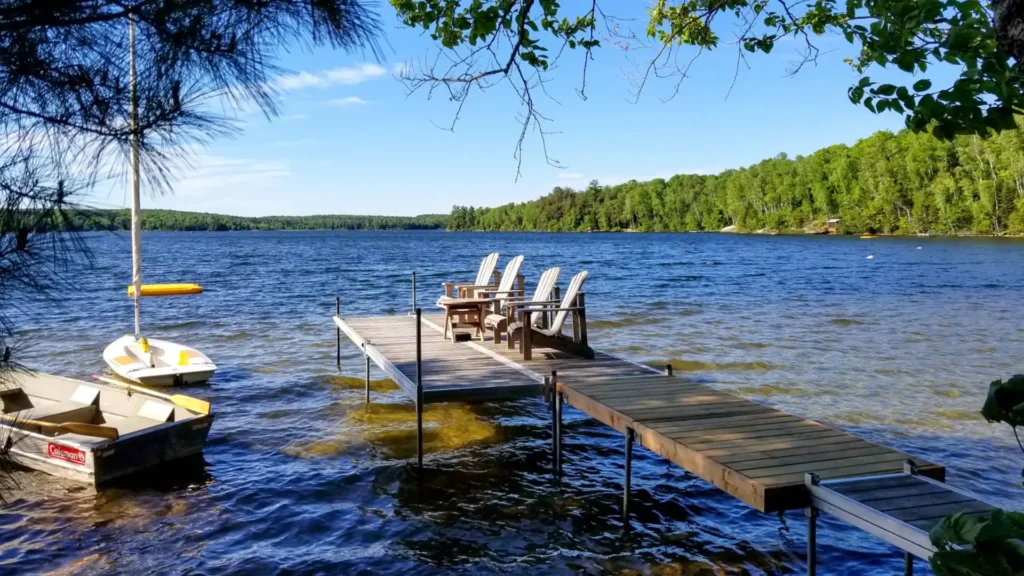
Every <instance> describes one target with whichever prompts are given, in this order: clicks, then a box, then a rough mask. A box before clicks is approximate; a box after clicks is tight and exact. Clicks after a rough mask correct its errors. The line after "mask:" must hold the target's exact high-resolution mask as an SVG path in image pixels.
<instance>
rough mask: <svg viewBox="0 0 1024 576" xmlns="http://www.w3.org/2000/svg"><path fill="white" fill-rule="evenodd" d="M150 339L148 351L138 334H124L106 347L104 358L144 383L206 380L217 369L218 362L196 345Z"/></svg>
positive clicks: (118, 371)
mask: <svg viewBox="0 0 1024 576" xmlns="http://www.w3.org/2000/svg"><path fill="white" fill-rule="evenodd" d="M147 341H148V344H149V351H148V352H146V351H144V350H143V346H142V344H141V343H140V342H139V341H137V340H135V337H134V336H132V335H130V334H129V335H126V336H122V337H121V338H118V339H117V340H115V341H114V342H113V343H111V344H110V345H109V346H107V348H106V350H104V351H103V360H104V361H105V362H106V363H107V365H108V366H110V369H111V370H113V371H114V373H115V374H117V375H118V376H121V377H122V378H125V379H126V380H131V381H132V382H138V383H139V384H142V385H143V386H176V385H177V386H180V385H182V384H196V383H199V382H206V381H207V380H209V379H210V377H211V376H213V373H214V372H215V371H216V370H217V365H216V364H214V363H213V362H212V361H210V359H209V358H207V357H206V355H205V354H203V353H202V352H200V351H198V350H196V349H194V348H189V347H188V346H183V345H181V344H175V343H174V342H167V341H165V340H156V339H154V338H149V339H147Z"/></svg>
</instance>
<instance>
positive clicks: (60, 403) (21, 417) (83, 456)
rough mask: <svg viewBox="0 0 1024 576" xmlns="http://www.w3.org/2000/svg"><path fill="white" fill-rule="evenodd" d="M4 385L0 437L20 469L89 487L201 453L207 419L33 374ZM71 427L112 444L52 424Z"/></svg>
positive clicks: (143, 397)
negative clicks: (108, 434)
mask: <svg viewBox="0 0 1024 576" xmlns="http://www.w3.org/2000/svg"><path fill="white" fill-rule="evenodd" d="M4 386H5V387H4V388H0V406H2V414H3V418H2V419H0V437H4V438H7V437H8V436H9V437H10V438H11V444H10V452H9V454H10V456H11V458H12V459H13V460H14V461H15V462H17V463H18V464H20V465H22V466H25V467H27V468H32V469H34V470H40V471H42V472H46V473H48V474H53V475H54V476H61V477H63V478H70V479H72V480H77V481H81V482H87V483H90V484H94V485H99V484H103V483H105V482H109V481H111V480H113V479H115V478H120V477H122V476H126V475H128V474H132V473H135V472H139V471H141V470H143V469H146V468H149V467H150V466H153V465H155V464H159V463H161V462H168V461H172V460H177V459H179V458H185V457H187V456H192V455H195V454H199V453H202V451H203V447H204V446H205V445H206V437H207V435H208V434H209V432H210V424H211V423H212V422H213V414H203V413H200V412H196V411H192V410H188V409H186V408H183V407H182V406H180V405H176V404H175V402H172V401H168V400H165V399H162V398H157V397H156V396H152V395H150V394H147V393H145V392H131V391H129V390H127V389H125V388H121V387H119V386H105V385H102V384H93V383H90V382H82V381H80V380H72V379H70V378H62V377H60V376H52V375H49V374H41V373H15V374H13V375H12V378H11V381H9V382H5V383H4ZM171 400H174V398H171ZM188 400H190V401H191V402H195V400H193V399H188ZM53 424H57V425H58V426H53ZM73 424H80V425H85V426H79V428H93V429H96V428H99V429H101V430H102V431H104V432H109V429H113V430H116V431H117V434H113V435H115V436H117V438H116V439H111V438H103V437H99V436H93V435H89V431H88V430H85V433H71V432H66V431H63V430H62V428H63V426H60V425H68V426H69V427H71V426H72V425H73Z"/></svg>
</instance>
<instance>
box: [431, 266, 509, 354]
mask: <svg viewBox="0 0 1024 576" xmlns="http://www.w3.org/2000/svg"><path fill="white" fill-rule="evenodd" d="M522 266H523V256H522V255H519V256H516V257H515V258H513V259H511V260H509V262H508V264H507V265H506V266H505V272H504V273H503V274H502V275H501V276H500V278H501V281H500V283H499V284H498V285H497V286H494V285H488V284H483V285H478V286H476V285H474V286H471V285H460V286H459V289H458V294H459V297H450V296H441V298H439V299H438V301H437V304H438V306H440V307H442V308H444V335H445V337H447V336H448V331H449V329H451V331H452V338H454V337H455V334H454V333H455V328H457V327H459V326H472V327H473V328H474V329H476V330H477V332H478V333H479V335H480V338H481V339H483V337H484V322H483V321H484V315H485V314H486V310H487V309H489V308H495V307H496V306H497V305H498V304H499V303H501V302H503V301H504V300H505V299H506V298H508V297H509V296H513V295H516V294H518V295H520V296H521V295H522V294H523V277H522V275H520V274H519V269H520V268H522ZM517 281H518V283H519V289H518V290H517V289H516V288H515V287H514V286H515V284H516V282H517Z"/></svg>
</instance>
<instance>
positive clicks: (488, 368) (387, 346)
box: [334, 314, 660, 404]
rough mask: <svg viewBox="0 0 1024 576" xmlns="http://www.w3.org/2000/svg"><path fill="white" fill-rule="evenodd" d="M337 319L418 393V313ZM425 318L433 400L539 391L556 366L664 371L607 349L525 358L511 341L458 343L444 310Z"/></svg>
mask: <svg viewBox="0 0 1024 576" xmlns="http://www.w3.org/2000/svg"><path fill="white" fill-rule="evenodd" d="M334 322H335V324H336V325H337V326H338V328H339V329H340V330H341V331H342V332H343V333H344V334H345V335H346V336H348V338H349V339H350V340H351V341H352V342H353V343H354V344H355V345H356V346H357V347H359V348H360V349H362V350H364V351H365V353H366V355H367V356H368V357H369V358H370V359H371V360H372V361H373V362H374V363H375V364H376V365H377V366H378V367H379V368H380V369H381V370H383V371H384V373H385V374H387V375H388V377H389V378H391V379H392V380H394V381H395V383H396V384H398V386H399V387H400V388H401V389H402V390H403V391H405V392H406V393H407V394H409V395H410V396H411V397H413V398H415V397H416V320H415V317H413V316H411V315H410V316H404V315H403V316H398V315H396V316H374V317H358V318H343V317H341V316H335V317H334ZM421 322H422V326H421V332H422V334H421V367H422V376H421V377H422V381H423V401H424V403H428V404H429V403H432V402H453V401H462V402H472V401H486V400H502V399H510V398H518V397H523V396H538V395H540V394H542V393H543V390H544V385H545V382H546V380H547V378H548V377H549V376H550V375H551V373H552V372H553V371H557V373H558V377H559V379H563V380H567V381H575V380H582V379H592V378H598V377H601V378H616V377H630V378H637V377H642V376H645V375H646V376H648V377H650V376H657V375H658V374H660V373H659V372H658V371H657V370H654V369H653V368H650V367H647V366H642V365H640V364H636V363H633V362H629V361H627V360H623V359H621V358H617V357H615V356H612V355H610V354H605V353H602V352H598V353H597V354H596V355H595V357H594V358H593V359H585V358H579V357H576V356H572V355H570V354H566V353H564V352H561V351H558V350H552V349H546V348H536V349H534V353H533V359H532V360H531V361H530V362H523V361H522V359H521V356H520V355H519V352H518V351H517V350H509V349H508V346H507V344H506V343H501V344H495V343H494V342H493V341H491V340H486V341H481V340H468V341H461V342H457V343H452V342H451V341H450V340H448V339H446V338H444V337H443V332H444V329H443V326H444V315H443V314H431V315H423V317H422V318H421ZM459 331H462V330H461V329H460V330H459Z"/></svg>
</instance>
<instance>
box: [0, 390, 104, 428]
mask: <svg viewBox="0 0 1024 576" xmlns="http://www.w3.org/2000/svg"><path fill="white" fill-rule="evenodd" d="M99 396H100V391H99V388H93V387H92V386H85V385H81V386H79V387H78V388H76V389H75V393H74V394H72V395H71V399H70V400H65V401H63V402H53V403H52V404H43V405H41V406H33V407H32V408H25V409H24V410H18V411H17V412H12V413H11V415H12V416H14V417H15V418H19V419H22V418H23V419H26V420H42V421H43V422H55V423H57V424H60V423H62V422H82V423H89V422H92V419H93V417H95V416H96V404H97V403H98V400H99Z"/></svg>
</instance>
